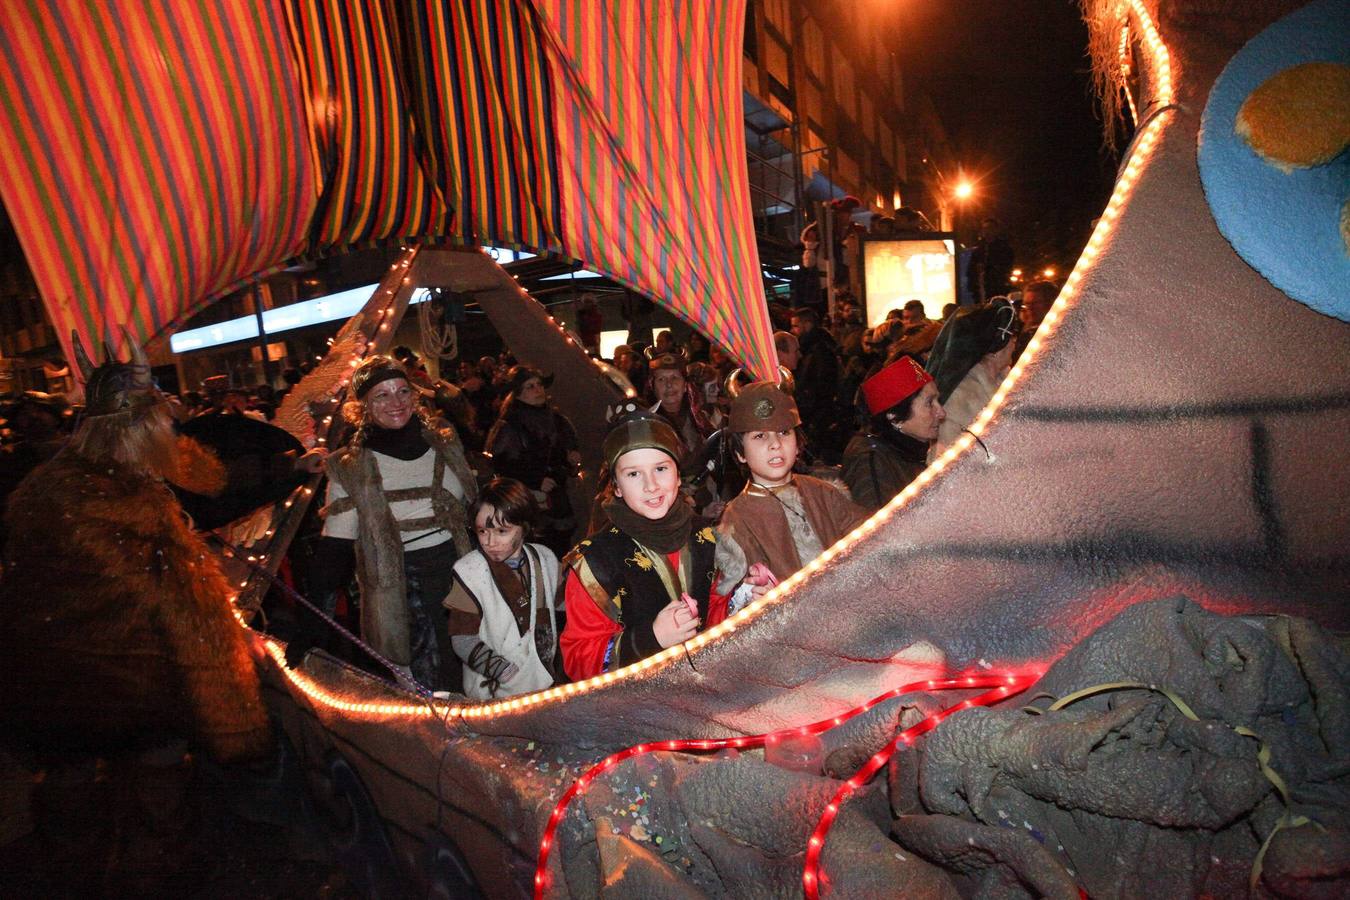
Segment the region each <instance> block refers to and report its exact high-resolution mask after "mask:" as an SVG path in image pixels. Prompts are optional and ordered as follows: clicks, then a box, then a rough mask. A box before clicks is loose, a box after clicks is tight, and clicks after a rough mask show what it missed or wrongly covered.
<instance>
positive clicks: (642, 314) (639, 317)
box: [619, 291, 656, 349]
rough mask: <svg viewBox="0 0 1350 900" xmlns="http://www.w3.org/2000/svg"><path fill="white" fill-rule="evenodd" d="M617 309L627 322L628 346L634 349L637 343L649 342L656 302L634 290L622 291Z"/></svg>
mask: <svg viewBox="0 0 1350 900" xmlns="http://www.w3.org/2000/svg"><path fill="white" fill-rule="evenodd" d="M619 310H620V312H621V313H622V314H623V320H624V321H625V322H627V323H628V346H630V347H634V349H636V346H635V345H637V344H642V345H644V346H645V345H647V344H650V343H651V340H652V316H653V315H654V314H655V313H656V304H655V303H653V302H652V301H651V300H649V299H648V298H646V297H644V296H642V295H641V294H639V293H637V292H635V291H624V292H623V299H622V300H621V301H620V302H619Z"/></svg>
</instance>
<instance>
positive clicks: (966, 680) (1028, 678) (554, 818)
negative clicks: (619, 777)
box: [534, 672, 1041, 900]
mask: <svg viewBox="0 0 1350 900" xmlns="http://www.w3.org/2000/svg"><path fill="white" fill-rule="evenodd" d="M1040 676H1041V673H1040V672H1035V673H1032V672H1021V673H1008V674H1003V675H990V674H986V673H982V674H979V675H958V676H955V677H949V678H930V679H927V680H925V681H913V682H910V683H909V684H905V685H901V686H900V687H897V688H893V689H892V690H889V691H887V692H886V693H884V694H879V695H877V696H876V697H873V698H872V699H871V700H868V701H867V702H866V703H864V704H862V705H861V706H855V707H854V708H853V709H850V710H849V711H848V712H845V713H840V714H838V715H835V716H831V717H830V718H827V719H821V720H819V721H817V722H812V723H810V724H807V725H801V726H798V727H795V728H784V729H781V730H779V731H771V732H767V733H765V734H757V735H743V736H740V737H731V738H684V739H675V740H664V741H651V742H648V743H644V744H637V745H635V746H632V747H629V748H627V749H626V750H620V751H619V752H618V753H612V754H610V755H609V756H606V757H605V758H604V759H602V760H600V761H599V762H598V763H596V764H595V765H593V766H591V767H590V768H589V769H587V770H586V771H585V772H584V773H582V774H581V775H579V776H578V777H577V778H576V780H575V781H573V782H572V784H571V786H569V787H568V789H567V790H566V791H565V792H564V793H563V795H562V797H560V798H559V799H558V802H557V803H555V804H554V806H553V813H552V815H550V816H549V818H548V823H547V824H546V825H545V826H544V835H543V837H542V838H541V839H540V841H539V855H538V859H537V862H536V863H535V869H534V896H535V900H543V896H544V890H545V889H546V888H547V887H548V860H549V856H550V854H551V853H552V850H553V845H554V842H555V840H554V839H555V838H556V837H557V831H558V826H559V825H560V824H561V823H562V819H563V816H564V815H565V814H566V813H567V807H568V806H569V805H570V804H571V802H572V801H573V800H575V799H576V798H577V797H578V796H579V795H580V794H583V793H585V792H586V790H587V789H588V788H589V787H590V786H591V785H592V784H593V783H594V782H595V780H596V778H598V777H599V776H600V775H602V774H603V773H605V772H607V771H609V770H610V769H612V768H614V767H615V766H616V765H618V764H619V763H621V762H624V761H625V760H628V759H632V758H633V757H635V756H642V755H645V754H648V753H655V752H656V751H659V750H663V751H668V752H683V753H689V752H694V753H706V752H709V751H713V750H726V749H733V750H755V749H759V748H761V747H764V746H766V745H769V744H773V743H775V742H776V741H781V740H783V739H785V738H791V737H800V736H805V735H819V734H824V733H825V732H827V731H830V730H831V729H833V728H836V727H837V726H839V725H842V724H844V723H845V722H847V721H848V720H849V719H852V718H854V717H855V716H859V715H862V714H863V713H865V712H867V711H868V710H870V709H872V708H873V707H875V706H877V705H878V704H880V703H884V702H886V701H887V700H893V699H895V698H896V697H900V696H902V695H904V694H912V693H914V692H916V691H957V690H972V689H976V688H992V690H988V691H986V692H985V693H983V694H980V695H979V696H978V697H974V698H972V699H969V700H964V701H962V702H961V703H958V704H957V705H955V706H952V707H949V708H947V709H944V710H941V711H940V712H936V713H934V714H933V715H931V716H928V717H927V718H925V719H924V720H923V721H922V722H920V723H918V724H917V725H913V726H911V727H909V728H907V729H905V730H904V731H902V732H901V733H900V734H899V735H898V736H897V737H896V740H895V741H892V742H891V743H890V744H889V745H888V746H887V748H886V749H885V750H883V751H881V753H885V754H886V756H885V757H884V758H882V759H881V761H880V762H878V763H876V765H875V767H873V768H872V769H871V772H870V773H868V774H867V775H866V776H865V777H864V776H863V772H859V773H858V774H856V775H854V776H853V778H851V779H849V781H848V782H847V784H846V785H845V787H848V788H849V792H848V793H852V791H853V790H855V789H856V788H857V787H858V786H859V785H861V784H862V783H864V782H865V781H866V779H867V778H870V777H871V774H872V773H875V772H876V770H877V769H879V768H880V767H881V766H883V765H885V763H886V759H889V758H890V753H891V752H894V749H895V746H896V744H897V743H898V742H899V741H900V740H901V739H902V738H903V739H905V740H906V742H908V741H912V740H913V739H914V738H915V737H917V736H918V735H920V734H924V733H925V732H927V731H931V730H932V729H933V728H936V727H937V725H938V724H939V723H940V722H941V721H942V720H943V719H945V718H947V716H950V715H951V714H952V713H954V712H956V711H957V710H961V709H968V708H969V707H972V706H986V705H988V704H990V703H996V702H998V701H999V700H1002V699H1005V698H1007V697H1010V696H1012V695H1014V694H1017V693H1020V692H1022V691H1024V690H1026V689H1027V688H1028V687H1029V686H1031V685H1032V684H1034V683H1035V682H1036V680H1037V679H1039V678H1040ZM888 751H889V752H888ZM881 753H878V754H876V755H875V756H873V757H872V759H871V760H869V763H868V765H869V766H870V765H872V763H873V762H874V761H876V760H877V759H878V757H880V756H881ZM863 771H866V767H864V770H863ZM860 778H861V779H862V780H858V779H860ZM855 781H856V782H857V783H856V784H855ZM850 786H851V787H850ZM840 790H841V791H842V790H843V788H841V789H840ZM842 796H843V797H847V794H843V795H842ZM839 802H842V800H841V795H840V794H836V795H835V800H834V801H833V805H834V812H835V813H837V812H838V803H839ZM827 810H828V808H827ZM833 820H834V815H833V814H831V815H830V821H831V822H833ZM828 830H829V826H828V825H826V826H825V828H824V831H828ZM816 832H817V834H816V835H813V836H812V842H813V844H812V846H817V844H816V843H815V842H816V840H817V836H819V837H820V843H822V844H823V840H824V832H823V831H822V829H821V826H819V825H817V827H816ZM816 856H817V859H818V858H819V853H818V852H817V854H816ZM807 858H808V866H810V851H809V850H808V857H807ZM814 877H815V876H814V875H813V876H812V879H813V880H814ZM805 883H806V876H805V875H803V884H805ZM808 896H811V894H810V891H809V889H808Z"/></svg>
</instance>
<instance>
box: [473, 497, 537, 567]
mask: <svg viewBox="0 0 1350 900" xmlns="http://www.w3.org/2000/svg"><path fill="white" fill-rule="evenodd" d="M473 528H474V532H475V533H476V534H477V535H478V546H479V548H480V549H481V550H482V551H483V555H484V556H486V557H487V558H488V559H490V560H492V561H493V562H499V563H500V562H506V561H507V560H508V559H514V558H515V556H516V554H517V553H519V552H520V548H521V546H522V545H524V543H525V529H524V528H522V527H521V526H519V525H508V524H507V523H506V522H505V521H504V520H503V519H502V517H501V516H500V515H498V513H497V510H496V508H495V507H492V506H488V505H487V504H484V505H483V508H482V509H480V510H478V515H477V516H476V517H475V518H474V521H473Z"/></svg>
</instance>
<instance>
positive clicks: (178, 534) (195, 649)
mask: <svg viewBox="0 0 1350 900" xmlns="http://www.w3.org/2000/svg"><path fill="white" fill-rule="evenodd" d="M127 342H128V343H131V341H130V338H129V337H128V339H127ZM75 345H76V360H77V362H78V363H79V365H80V368H81V370H82V371H83V373H84V379H85V411H84V418H83V420H82V421H81V422H80V424H79V426H78V428H77V429H76V431H75V434H74V435H73V436H72V438H71V442H70V444H69V445H68V446H67V447H66V448H65V450H63V451H62V452H61V453H59V454H58V455H57V456H56V457H55V458H54V459H52V460H51V461H50V462H47V463H45V464H43V465H41V466H39V467H38V468H37V469H35V470H34V471H33V472H32V473H31V474H30V475H29V476H28V477H27V478H26V479H24V481H23V482H22V483H21V484H20V485H19V486H18V488H17V489H15V491H14V493H13V494H12V495H11V496H10V502H9V509H8V514H7V516H6V521H7V525H8V533H9V540H8V543H7V545H6V547H5V564H4V577H3V579H2V580H0V635H3V638H0V640H2V641H3V646H0V691H2V692H3V696H2V697H0V702H3V706H4V710H5V721H6V723H7V727H8V728H9V729H11V730H13V731H15V732H17V733H18V734H22V735H25V736H26V737H27V738H29V739H31V740H33V741H34V742H36V743H37V744H39V745H40V746H45V747H50V748H56V749H71V750H79V751H87V752H94V753H100V754H102V753H105V752H110V751H116V750H119V749H124V748H137V747H145V746H154V745H157V744H159V745H162V744H163V743H164V741H165V739H166V738H170V739H171V738H174V737H177V736H180V735H185V736H188V737H190V738H193V739H194V740H195V742H196V744H197V745H198V746H200V747H201V748H203V749H204V750H206V752H207V753H209V754H210V755H211V756H213V757H215V758H216V759H217V760H220V761H225V762H228V761H236V760H245V759H250V758H257V757H261V756H263V755H265V754H266V753H267V752H269V751H270V749H271V737H270V729H269V726H268V720H267V712H266V710H265V709H264V708H263V705H262V701H261V698H260V696H259V685H258V675H257V672H256V670H255V669H254V663H253V659H252V658H251V656H250V653H249V649H248V646H247V644H246V641H245V638H246V632H245V630H244V629H243V628H242V627H240V625H239V623H238V622H237V621H236V620H235V618H234V616H233V614H232V611H231V606H230V597H231V594H232V591H231V590H230V585H229V584H228V583H227V582H226V580H225V576H224V574H223V573H222V571H221V569H220V566H219V565H218V564H217V562H216V557H215V556H213V555H212V554H211V553H210V552H209V551H208V550H207V547H206V545H205V544H204V543H203V542H202V540H201V538H200V537H198V536H197V534H196V533H194V532H193V531H192V528H191V527H190V524H189V523H188V522H187V520H186V517H185V516H184V515H183V511H182V509H181V508H180V507H179V505H178V502H177V501H176V500H175V499H174V496H173V494H172V493H171V492H170V491H169V490H168V488H167V486H166V483H167V482H172V483H174V484H177V485H178V486H180V487H183V488H186V489H189V490H191V491H194V492H196V493H199V494H213V493H218V492H219V491H220V489H221V488H222V487H223V486H224V483H225V472H224V469H223V467H222V466H221V464H220V462H219V461H218V460H216V458H215V457H214V456H211V455H210V454H209V453H207V452H206V451H204V450H203V449H202V448H201V447H200V446H199V445H197V444H195V443H193V442H192V441H190V440H188V439H186V438H178V437H176V436H175V434H174V430H173V423H172V420H171V417H170V412H169V405H168V403H166V402H165V400H164V397H163V395H161V394H160V393H159V391H158V390H156V389H155V386H154V384H153V383H152V382H151V379H150V366H149V363H148V362H147V361H146V359H145V357H144V355H143V354H142V353H141V352H140V351H139V350H138V349H137V348H136V347H135V345H134V344H132V360H131V362H129V363H122V362H118V361H117V360H116V359H114V358H113V354H112V353H111V352H108V354H107V358H106V359H105V360H104V362H103V364H102V365H100V366H99V367H98V368H97V369H95V368H94V367H93V366H92V365H91V364H90V362H89V359H88V357H87V356H86V355H85V353H84V351H83V348H82V347H81V346H80V342H79V338H78V337H77V338H76V339H75ZM185 733H186V734H185Z"/></svg>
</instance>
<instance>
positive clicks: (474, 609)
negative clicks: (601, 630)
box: [445, 478, 558, 700]
mask: <svg viewBox="0 0 1350 900" xmlns="http://www.w3.org/2000/svg"><path fill="white" fill-rule="evenodd" d="M471 513H472V517H473V528H474V534H476V535H477V536H478V549H477V550H475V551H473V552H472V553H470V554H468V555H467V556H464V557H463V558H461V559H460V561H459V562H457V563H455V581H454V584H453V586H452V587H451V588H450V593H449V595H447V596H446V598H445V607H446V609H448V610H449V611H450V645H451V647H452V648H453V649H454V652H455V655H456V656H457V657H459V659H460V661H461V662H462V663H463V664H464V693H465V694H467V695H468V696H469V697H470V698H472V699H474V700H490V699H492V698H494V697H510V696H513V695H515V694H526V693H529V692H530V691H538V690H543V689H544V688H546V687H549V686H550V685H552V684H553V669H552V667H553V663H554V660H555V659H556V658H557V651H558V615H557V612H556V610H555V609H554V598H555V596H556V595H557V592H558V558H557V557H556V556H554V555H553V551H552V550H550V549H548V548H547V547H545V546H544V545H543V544H531V543H526V538H528V537H529V535H530V529H531V527H532V526H533V525H534V521H535V518H536V516H537V515H538V507H537V506H536V505H535V502H534V497H533V495H532V494H531V493H530V490H529V488H527V487H525V485H523V484H521V483H520V482H519V481H516V480H515V479H513V478H495V479H493V480H492V482H491V483H489V484H488V486H487V487H485V488H484V489H483V493H482V494H481V495H479V497H478V502H477V503H476V504H474V507H473V509H472V510H471Z"/></svg>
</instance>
